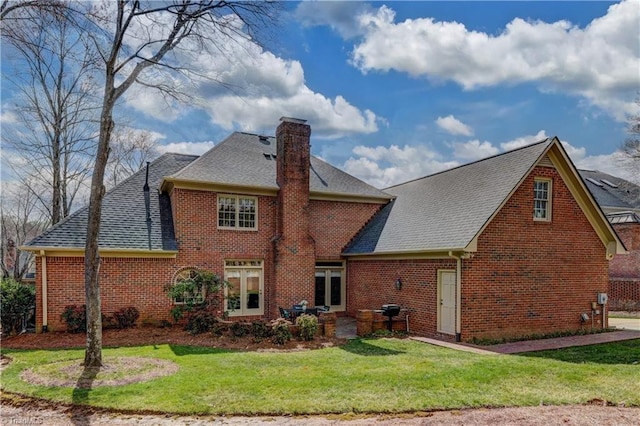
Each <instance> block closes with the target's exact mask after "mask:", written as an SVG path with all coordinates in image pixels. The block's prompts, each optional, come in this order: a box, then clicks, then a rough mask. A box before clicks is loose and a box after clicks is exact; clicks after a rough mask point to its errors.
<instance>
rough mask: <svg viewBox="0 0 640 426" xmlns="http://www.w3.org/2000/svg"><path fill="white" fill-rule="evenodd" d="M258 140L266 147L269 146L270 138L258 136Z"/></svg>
mask: <svg viewBox="0 0 640 426" xmlns="http://www.w3.org/2000/svg"><path fill="white" fill-rule="evenodd" d="M258 139H259V140H260V142H262V143H263V144H265V145H269V137H268V136H262V135H260V136H258Z"/></svg>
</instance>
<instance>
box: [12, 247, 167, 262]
mask: <svg viewBox="0 0 640 426" xmlns="http://www.w3.org/2000/svg"><path fill="white" fill-rule="evenodd" d="M20 250H22V251H30V252H33V253H36V254H39V255H40V256H51V257H84V253H85V251H84V248H80V247H47V246H21V247H20ZM98 252H99V253H100V257H119V258H150V259H175V257H176V255H177V254H178V251H177V250H147V249H124V248H122V249H121V248H104V247H103V248H99V249H98Z"/></svg>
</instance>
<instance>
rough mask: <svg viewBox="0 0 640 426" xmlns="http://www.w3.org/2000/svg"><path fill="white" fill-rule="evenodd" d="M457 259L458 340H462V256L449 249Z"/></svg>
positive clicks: (450, 255) (450, 253) (450, 254)
mask: <svg viewBox="0 0 640 426" xmlns="http://www.w3.org/2000/svg"><path fill="white" fill-rule="evenodd" d="M449 257H452V258H454V259H455V260H456V342H459V341H460V340H462V337H461V336H462V258H461V257H460V256H456V255H455V254H453V251H449Z"/></svg>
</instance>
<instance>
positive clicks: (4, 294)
mask: <svg viewBox="0 0 640 426" xmlns="http://www.w3.org/2000/svg"><path fill="white" fill-rule="evenodd" d="M0 299H1V301H0V317H1V323H2V330H3V331H5V332H6V333H7V334H11V332H12V331H15V332H16V333H19V332H21V331H22V328H23V322H24V321H25V320H26V319H27V318H26V316H27V315H28V314H29V311H30V310H31V309H32V308H33V307H34V306H35V304H36V290H35V287H34V286H33V285H29V284H22V283H19V282H17V281H15V280H12V279H10V278H3V279H2V284H1V285H0Z"/></svg>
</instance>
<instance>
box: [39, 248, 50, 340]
mask: <svg viewBox="0 0 640 426" xmlns="http://www.w3.org/2000/svg"><path fill="white" fill-rule="evenodd" d="M40 256H42V268H41V269H42V271H41V272H42V332H43V333H46V332H47V331H48V330H47V329H48V328H49V319H48V318H47V316H48V315H47V314H48V312H47V311H48V309H47V255H46V254H45V251H44V250H41V251H40Z"/></svg>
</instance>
